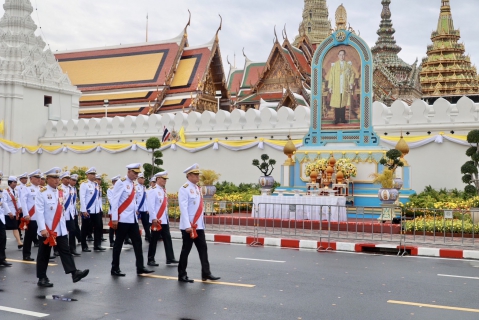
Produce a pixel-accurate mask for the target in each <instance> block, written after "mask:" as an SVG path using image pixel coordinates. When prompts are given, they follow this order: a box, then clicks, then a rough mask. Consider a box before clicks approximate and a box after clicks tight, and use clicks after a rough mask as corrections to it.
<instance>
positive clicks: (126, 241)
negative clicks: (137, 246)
mask: <svg viewBox="0 0 479 320" xmlns="http://www.w3.org/2000/svg"><path fill="white" fill-rule="evenodd" d="M125 244H133V242H131V240H125Z"/></svg>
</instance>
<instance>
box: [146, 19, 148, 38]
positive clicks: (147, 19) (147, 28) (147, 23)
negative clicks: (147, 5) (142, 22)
mask: <svg viewBox="0 0 479 320" xmlns="http://www.w3.org/2000/svg"><path fill="white" fill-rule="evenodd" d="M146 42H148V13H147V14H146Z"/></svg>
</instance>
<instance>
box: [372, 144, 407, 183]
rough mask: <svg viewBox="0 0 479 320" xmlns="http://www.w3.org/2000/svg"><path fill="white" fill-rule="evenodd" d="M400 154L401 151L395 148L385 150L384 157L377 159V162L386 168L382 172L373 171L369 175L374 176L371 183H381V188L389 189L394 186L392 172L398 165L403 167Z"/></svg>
mask: <svg viewBox="0 0 479 320" xmlns="http://www.w3.org/2000/svg"><path fill="white" fill-rule="evenodd" d="M401 156H402V153H401V151H399V150H396V149H390V150H389V151H388V152H386V155H385V157H384V158H382V159H381V160H380V161H379V163H380V164H382V165H383V166H385V167H386V168H385V169H384V172H383V173H374V174H372V175H371V177H373V178H374V180H373V183H379V184H381V187H382V188H383V189H391V188H392V187H393V186H394V181H393V179H394V172H395V171H396V169H397V168H398V167H404V163H403V162H402V161H401Z"/></svg>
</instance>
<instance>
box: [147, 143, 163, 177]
mask: <svg viewBox="0 0 479 320" xmlns="http://www.w3.org/2000/svg"><path fill="white" fill-rule="evenodd" d="M146 148H147V149H148V150H151V152H152V154H151V163H144V164H143V169H144V170H145V172H144V174H145V179H146V183H147V184H148V183H150V179H151V178H152V177H153V176H154V175H155V174H157V173H158V172H160V171H163V169H162V168H160V166H161V165H162V164H163V160H162V159H161V157H163V153H162V152H161V151H160V150H158V149H160V148H161V142H160V139H158V138H156V137H151V138H149V139H148V140H146Z"/></svg>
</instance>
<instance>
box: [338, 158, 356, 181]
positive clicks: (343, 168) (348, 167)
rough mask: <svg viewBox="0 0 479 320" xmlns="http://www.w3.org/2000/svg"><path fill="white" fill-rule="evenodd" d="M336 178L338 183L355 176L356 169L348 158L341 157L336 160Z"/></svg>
mask: <svg viewBox="0 0 479 320" xmlns="http://www.w3.org/2000/svg"><path fill="white" fill-rule="evenodd" d="M335 166H336V180H337V183H338V184H341V183H343V181H344V180H348V179H349V178H350V177H355V176H356V175H357V173H358V169H357V168H356V166H355V165H354V164H353V163H352V162H351V160H350V159H346V158H342V159H339V160H338V161H337V162H336V165H335Z"/></svg>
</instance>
